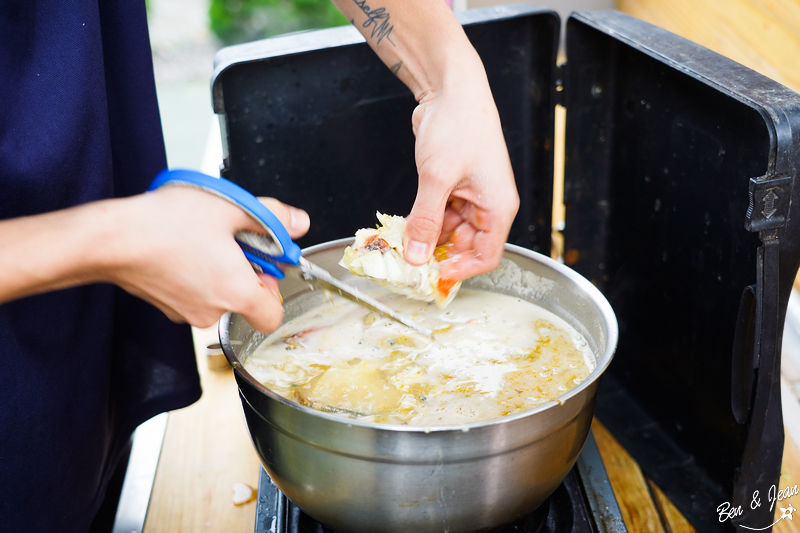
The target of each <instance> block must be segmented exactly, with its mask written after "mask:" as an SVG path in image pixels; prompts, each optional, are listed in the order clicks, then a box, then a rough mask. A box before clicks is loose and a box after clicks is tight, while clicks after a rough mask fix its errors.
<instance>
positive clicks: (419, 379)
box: [244, 288, 595, 426]
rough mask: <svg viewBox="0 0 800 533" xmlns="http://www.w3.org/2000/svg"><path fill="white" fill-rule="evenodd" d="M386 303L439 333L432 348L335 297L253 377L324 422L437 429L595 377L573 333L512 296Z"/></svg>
mask: <svg viewBox="0 0 800 533" xmlns="http://www.w3.org/2000/svg"><path fill="white" fill-rule="evenodd" d="M380 299H381V300H382V301H383V302H384V303H386V304H388V305H389V306H391V307H392V308H394V309H396V310H397V311H399V312H400V313H403V314H404V315H405V316H407V317H411V319H412V320H413V321H414V322H415V323H418V324H419V325H420V326H422V327H423V328H427V329H430V330H433V332H434V340H431V339H428V338H426V337H424V336H422V335H420V334H418V333H416V332H414V331H413V330H410V329H409V328H407V327H405V326H403V325H401V324H398V323H396V322H393V321H391V320H389V319H387V318H384V317H382V316H380V315H377V314H375V313H371V312H369V311H367V310H366V309H363V308H362V307H359V306H358V305H356V304H354V303H351V302H349V301H347V300H344V299H342V298H339V297H338V296H337V297H334V298H333V299H331V300H330V303H328V304H325V305H323V306H321V307H319V308H317V309H314V310H312V311H310V312H308V313H306V314H304V315H302V316H300V317H298V318H295V319H293V320H291V321H289V322H287V323H285V324H284V325H282V326H281V327H280V328H279V329H278V330H276V331H275V332H273V333H272V334H271V335H269V336H268V337H267V338H266V339H265V340H264V342H263V343H262V344H260V345H259V346H258V347H257V348H256V349H255V351H254V352H253V353H252V354H251V355H250V356H249V357H248V358H247V360H246V361H245V362H244V366H245V368H246V369H247V370H248V372H250V373H251V374H252V375H253V377H254V378H255V379H257V380H258V381H260V382H261V383H263V384H264V385H265V386H267V387H268V388H269V389H271V390H273V391H274V392H276V393H278V394H280V395H282V396H284V397H286V398H288V399H290V400H293V401H296V402H299V403H301V404H303V405H307V406H310V407H313V408H316V409H320V410H322V411H328V412H332V413H338V414H341V415H342V416H347V417H354V418H359V419H364V420H370V421H375V422H387V423H395V424H413V425H424V426H435V425H452V424H463V423H467V422H474V421H478V420H488V419H493V418H498V417H502V416H507V415H509V414H512V413H516V412H519V411H524V410H526V409H530V408H531V407H534V406H536V405H540V404H542V403H545V402H547V401H550V400H553V399H555V398H557V397H558V396H560V395H561V394H563V393H565V392H566V391H568V390H569V389H571V388H573V387H574V386H575V385H577V384H578V383H580V382H581V381H583V380H584V379H585V378H586V377H587V376H588V375H589V373H590V372H591V371H592V370H593V369H594V367H595V357H594V355H593V354H592V352H591V350H590V349H589V347H588V345H587V343H586V341H585V340H584V339H583V338H582V337H581V335H580V334H578V332H577V331H575V329H574V328H572V327H571V326H569V325H568V324H567V323H566V322H565V321H564V320H562V319H560V318H559V317H557V316H556V315H554V314H553V313H551V312H549V311H547V310H545V309H543V308H541V307H540V306H538V305H535V304H533V303H531V302H529V301H526V300H523V299H520V298H517V297H514V296H508V295H504V294H499V293H494V292H488V291H482V290H474V289H466V288H462V289H461V291H460V292H459V293H458V296H457V297H456V298H455V299H454V300H453V301H452V302H451V303H450V304H449V305H448V306H447V307H446V308H445V309H439V308H438V307H436V306H435V305H433V304H430V303H425V302H420V301H417V300H411V299H407V298H406V297H404V296H400V295H394V294H385V293H384V294H383V295H381V297H380Z"/></svg>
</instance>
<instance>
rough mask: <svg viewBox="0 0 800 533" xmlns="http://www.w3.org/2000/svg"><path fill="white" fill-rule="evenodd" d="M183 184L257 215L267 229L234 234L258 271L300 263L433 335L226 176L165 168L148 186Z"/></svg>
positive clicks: (351, 296)
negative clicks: (306, 244) (315, 252)
mask: <svg viewBox="0 0 800 533" xmlns="http://www.w3.org/2000/svg"><path fill="white" fill-rule="evenodd" d="M174 185H179V186H184V187H194V188H198V189H202V190H204V191H206V192H210V193H212V194H216V195H217V196H219V197H221V198H223V199H225V200H228V201H229V202H232V203H233V204H234V205H237V206H238V207H240V208H241V209H243V210H244V211H245V212H246V213H247V214H248V215H250V216H251V217H252V218H253V219H255V220H256V221H257V222H258V223H259V224H260V225H261V227H262V228H263V229H264V232H265V233H256V232H253V231H238V232H236V234H235V235H234V238H235V239H236V243H237V244H238V245H239V247H240V248H241V249H242V252H243V253H244V255H245V257H246V258H247V260H248V261H249V262H250V264H251V265H252V267H253V269H254V270H255V271H256V272H263V273H265V274H269V275H270V276H272V277H275V278H277V279H284V277H285V274H284V271H283V269H282V268H281V266H289V267H297V268H299V269H300V271H301V273H302V277H303V279H304V280H306V281H307V282H308V283H309V284H311V285H312V286H313V287H319V288H323V289H326V290H329V291H333V292H337V293H339V294H340V295H342V296H343V297H345V298H347V299H348V300H351V301H353V302H355V303H357V304H359V305H361V306H363V307H366V308H367V309H369V310H371V311H375V312H377V313H380V314H382V315H385V316H387V317H389V318H391V319H392V320H395V321H397V322H399V323H401V324H403V325H405V326H407V327H409V328H411V329H413V330H414V331H416V332H418V333H420V334H422V335H425V336H426V337H429V338H433V335H432V332H430V331H428V330H426V329H424V328H421V327H419V326H417V325H416V324H414V323H412V322H411V321H410V320H408V319H407V318H405V317H403V316H402V315H400V314H398V313H397V312H396V311H394V310H393V309H392V308H390V307H388V306H387V305H385V304H383V303H381V302H379V301H378V300H376V299H374V298H372V297H371V296H368V295H366V294H364V293H363V292H361V291H360V290H358V289H357V288H355V287H353V286H351V285H349V284H347V283H344V282H343V281H341V280H339V279H337V278H335V277H333V275H331V273H330V272H328V271H327V270H325V269H324V268H322V267H319V266H317V265H315V264H313V263H311V262H310V261H308V260H306V259H305V258H304V257H303V253H302V250H301V249H300V247H299V246H298V245H297V243H295V242H294V241H292V239H291V237H290V236H289V232H288V231H286V228H285V227H284V226H283V224H281V221H280V220H278V217H276V216H275V215H274V214H273V213H272V211H270V210H269V209H268V208H267V207H266V206H265V205H264V204H262V203H261V202H260V201H259V200H258V198H256V197H255V196H253V195H252V194H250V193H249V192H247V191H246V190H245V189H243V188H241V187H239V186H238V185H236V184H235V183H233V182H231V181H228V180H226V179H225V178H214V177H212V176H209V175H207V174H203V173H201V172H197V171H195V170H186V169H174V170H170V169H164V170H162V171H161V172H159V173H158V175H156V177H155V179H154V180H153V182H152V183H151V184H150V187H148V189H147V190H148V191H154V190H156V189H158V188H159V187H164V186H174Z"/></svg>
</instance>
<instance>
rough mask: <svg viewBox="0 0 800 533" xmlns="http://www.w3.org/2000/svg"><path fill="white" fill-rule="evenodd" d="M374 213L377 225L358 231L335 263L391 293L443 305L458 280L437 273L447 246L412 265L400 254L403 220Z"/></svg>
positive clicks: (454, 291) (447, 300) (401, 249)
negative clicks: (340, 258)
mask: <svg viewBox="0 0 800 533" xmlns="http://www.w3.org/2000/svg"><path fill="white" fill-rule="evenodd" d="M377 215H378V220H379V221H380V223H381V225H380V226H378V227H377V228H366V229H360V230H358V231H357V232H356V238H355V241H354V242H353V244H352V246H348V247H347V248H345V250H344V257H343V258H342V260H341V261H340V262H339V264H340V265H342V266H343V267H345V268H346V269H348V270H349V271H350V272H352V273H353V274H355V275H356V276H363V277H367V278H369V279H371V280H372V281H374V282H375V283H377V284H378V285H381V286H382V287H385V288H387V289H389V290H390V291H392V292H396V293H398V294H404V295H406V296H408V297H409V298H414V299H417V300H422V301H425V302H435V303H436V305H438V306H439V307H445V306H446V305H447V304H448V303H450V300H452V299H453V297H455V295H456V293H457V292H458V288H459V287H460V286H461V282H460V281H456V280H452V279H445V278H442V277H441V275H440V269H439V262H440V261H443V260H444V259H446V258H447V248H446V247H444V246H442V247H439V248H437V249H436V251H435V252H434V254H433V256H431V258H430V259H429V260H428V262H427V263H425V264H424V265H412V264H410V263H409V262H407V261H406V260H405V258H404V257H403V234H404V233H405V231H406V221H405V219H404V218H403V217H399V216H392V215H384V214H381V213H378V214H377Z"/></svg>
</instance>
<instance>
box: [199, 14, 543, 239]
mask: <svg viewBox="0 0 800 533" xmlns="http://www.w3.org/2000/svg"><path fill="white" fill-rule="evenodd" d="M459 16H460V19H461V21H462V23H464V25H465V30H466V33H467V35H468V37H469V38H470V40H471V41H472V43H473V45H474V46H475V48H476V49H477V51H478V53H479V54H480V55H481V58H482V59H483V61H484V64H485V66H486V70H487V75H488V78H489V83H490V85H491V88H492V91H493V94H494V96H495V99H496V101H497V105H498V111H499V113H500V119H501V122H502V124H503V130H504V133H505V136H506V142H507V144H508V147H509V152H510V156H511V163H512V166H513V169H514V173H515V176H516V178H517V184H518V187H519V189H520V194H521V195H522V196H523V201H522V204H523V207H521V208H520V215H519V217H518V218H517V220H516V222H515V224H514V227H513V229H512V233H511V236H510V239H509V240H510V241H511V242H514V243H516V244H519V245H522V246H526V247H528V248H531V249H534V250H536V251H539V252H542V253H544V254H549V253H550V237H551V236H550V230H551V216H552V215H551V212H552V196H553V185H552V180H551V179H550V177H551V176H552V175H553V100H552V98H553V94H554V87H555V80H554V79H553V68H552V65H553V64H554V62H555V57H556V52H557V46H558V29H559V20H558V15H557V14H556V13H555V12H552V11H548V10H543V9H540V8H536V7H533V6H515V7H513V8H496V9H488V10H477V11H474V12H465V13H461V14H459ZM215 67H216V68H215V74H214V79H213V82H212V83H213V96H214V109H215V112H216V113H218V114H220V115H221V124H222V126H223V138H224V139H225V140H226V141H227V149H226V154H225V161H224V168H223V169H222V173H223V175H224V176H225V177H227V178H228V179H230V180H232V181H234V182H236V183H238V184H240V185H242V186H243V187H245V188H247V189H248V190H250V191H251V192H253V193H254V194H259V195H268V196H274V197H277V198H280V199H281V200H283V201H285V202H287V203H290V204H293V205H297V206H299V207H303V208H305V209H306V210H307V211H308V212H309V213H311V214H312V217H313V221H312V226H311V230H310V231H309V233H308V235H307V236H306V237H305V238H303V239H301V240H300V241H298V242H299V243H300V244H301V245H302V246H308V245H311V244H316V243H319V242H323V241H327V240H332V239H338V238H341V237H348V236H351V235H353V234H354V233H355V231H356V230H357V229H359V228H361V227H365V226H371V225H373V224H374V223H375V222H376V220H375V212H376V211H377V210H381V211H383V212H385V213H391V214H399V215H405V214H407V213H408V212H409V211H410V210H411V206H412V204H413V202H414V196H415V194H416V189H417V187H416V183H417V181H416V180H417V173H416V163H415V160H414V135H413V132H412V130H411V113H412V111H413V110H414V107H415V105H416V102H415V101H414V98H413V95H412V94H411V91H409V90H408V88H406V87H405V85H403V84H402V83H401V82H400V81H399V80H398V79H397V78H396V77H395V76H394V75H393V74H391V72H390V71H389V69H388V68H386V66H385V65H384V64H383V63H381V61H380V60H379V59H378V57H377V56H376V55H375V54H374V53H373V52H372V50H371V49H370V48H369V47H368V46H367V44H366V43H365V42H364V39H363V38H362V37H361V35H360V34H359V33H358V31H357V30H356V29H355V28H353V27H350V26H347V27H341V28H333V29H327V30H318V31H313V32H306V33H298V34H293V35H288V36H282V37H278V38H274V39H268V40H263V41H258V42H254V43H249V44H245V45H238V46H232V47H229V48H226V49H223V50H221V51H220V52H219V53H218V55H217V57H216V59H215ZM464 119H465V120H467V119H468V117H464Z"/></svg>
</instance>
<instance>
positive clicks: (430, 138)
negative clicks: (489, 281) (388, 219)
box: [404, 65, 519, 280]
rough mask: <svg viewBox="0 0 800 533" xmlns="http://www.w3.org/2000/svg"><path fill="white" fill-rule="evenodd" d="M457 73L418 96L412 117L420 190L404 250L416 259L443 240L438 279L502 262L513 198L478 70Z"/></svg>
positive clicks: (488, 96) (490, 100) (507, 168)
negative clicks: (441, 86) (444, 246)
mask: <svg viewBox="0 0 800 533" xmlns="http://www.w3.org/2000/svg"><path fill="white" fill-rule="evenodd" d="M459 70H460V73H459V80H458V82H451V83H450V84H444V89H443V90H441V91H440V92H438V93H434V92H429V93H426V94H424V95H423V96H422V98H420V104H419V105H418V106H417V108H416V109H415V110H414V113H413V116H412V125H413V128H414V134H415V135H416V149H415V152H416V159H417V171H418V173H419V189H418V191H417V197H416V200H415V202H414V206H413V209H412V210H411V213H410V214H409V215H408V217H407V218H406V220H407V221H408V224H407V227H406V232H405V237H404V250H405V258H406V260H407V261H408V262H409V263H412V264H422V263H424V262H425V261H427V259H428V258H429V257H430V255H431V253H432V252H433V249H434V247H435V246H436V245H437V244H438V245H441V244H445V243H446V244H447V245H448V254H447V255H448V258H447V259H446V260H445V261H443V262H442V277H444V278H450V279H458V280H461V279H465V278H468V277H470V276H474V275H477V274H481V273H484V272H488V271H491V270H493V269H494V268H495V267H496V266H497V265H498V264H499V263H500V259H501V258H502V255H503V248H504V244H505V242H506V240H507V239H508V232H509V230H510V228H511V223H512V222H513V221H514V217H515V216H516V213H517V209H518V208H519V196H518V193H517V189H516V185H515V183H514V174H513V171H512V169H511V162H510V160H509V157H508V149H507V148H506V144H505V140H504V138H503V133H502V129H501V126H500V119H499V117H498V114H497V109H496V106H495V104H494V100H493V98H492V95H491V91H490V90H489V86H488V82H487V81H486V77H485V74H484V71H483V67H482V65H480V68H478V67H477V66H474V65H473V66H472V67H471V68H465V69H459Z"/></svg>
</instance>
